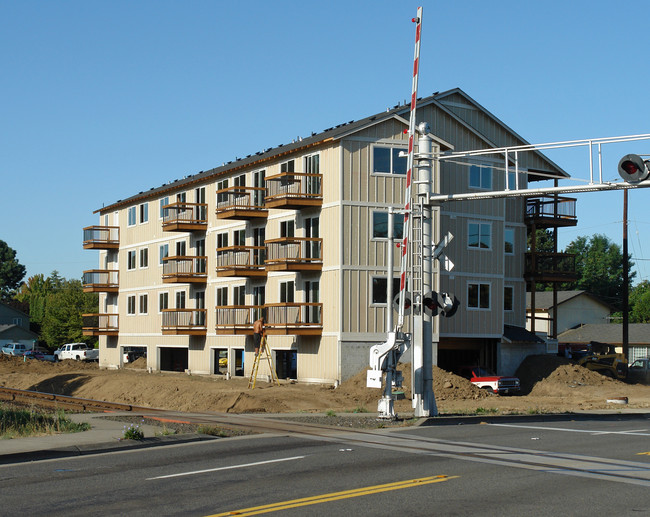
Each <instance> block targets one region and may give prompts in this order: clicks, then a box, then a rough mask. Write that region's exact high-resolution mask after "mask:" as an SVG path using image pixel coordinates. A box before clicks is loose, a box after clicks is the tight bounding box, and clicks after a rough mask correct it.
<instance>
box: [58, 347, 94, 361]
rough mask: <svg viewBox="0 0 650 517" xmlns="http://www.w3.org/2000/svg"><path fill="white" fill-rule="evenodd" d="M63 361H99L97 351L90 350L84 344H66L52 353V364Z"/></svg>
mask: <svg viewBox="0 0 650 517" xmlns="http://www.w3.org/2000/svg"><path fill="white" fill-rule="evenodd" d="M64 359H74V360H75V361H97V360H99V350H98V349H97V348H90V347H89V346H88V345H87V344H86V343H68V344H66V345H63V346H62V347H61V348H59V349H58V350H57V351H55V352H54V362H56V361H63V360H64Z"/></svg>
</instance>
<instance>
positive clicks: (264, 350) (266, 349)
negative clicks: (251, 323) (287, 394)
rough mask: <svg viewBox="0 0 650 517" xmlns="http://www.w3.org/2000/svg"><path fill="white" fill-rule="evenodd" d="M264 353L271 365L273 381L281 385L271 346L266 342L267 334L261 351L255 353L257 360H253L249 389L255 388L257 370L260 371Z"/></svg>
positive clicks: (262, 342) (263, 338)
mask: <svg viewBox="0 0 650 517" xmlns="http://www.w3.org/2000/svg"><path fill="white" fill-rule="evenodd" d="M262 354H264V357H265V358H266V362H267V364H268V365H269V370H270V372H271V381H272V382H275V384H277V385H278V386H279V385H280V381H278V375H277V373H275V365H274V364H273V358H272V357H271V351H270V350H269V347H268V345H267V343H266V334H263V335H262V341H261V342H260V349H259V351H258V352H257V353H256V354H255V361H254V362H253V370H252V371H251V378H250V380H249V381H248V388H249V389H251V388H252V389H255V383H256V382H257V372H258V371H259V368H260V360H261V358H262Z"/></svg>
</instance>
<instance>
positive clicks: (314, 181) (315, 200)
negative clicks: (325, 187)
mask: <svg viewBox="0 0 650 517" xmlns="http://www.w3.org/2000/svg"><path fill="white" fill-rule="evenodd" d="M322 178H323V175H322V174H305V173H301V172H282V173H280V174H277V175H275V176H269V177H267V178H266V187H267V196H266V197H265V198H264V203H265V205H266V208H289V209H294V210H295V209H301V208H306V207H310V206H322V205H323V192H322V189H321V183H322Z"/></svg>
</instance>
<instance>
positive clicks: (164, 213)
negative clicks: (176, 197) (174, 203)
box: [160, 197, 169, 219]
mask: <svg viewBox="0 0 650 517" xmlns="http://www.w3.org/2000/svg"><path fill="white" fill-rule="evenodd" d="M168 204H169V197H164V198H162V199H161V200H160V218H161V219H164V218H165V217H167V215H168V214H169V208H164V207H165V206H166V205H168Z"/></svg>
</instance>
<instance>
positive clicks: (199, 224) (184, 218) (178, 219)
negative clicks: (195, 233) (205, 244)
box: [162, 202, 208, 231]
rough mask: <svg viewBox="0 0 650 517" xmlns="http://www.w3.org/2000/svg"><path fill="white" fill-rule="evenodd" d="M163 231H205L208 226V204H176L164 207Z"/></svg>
mask: <svg viewBox="0 0 650 517" xmlns="http://www.w3.org/2000/svg"><path fill="white" fill-rule="evenodd" d="M163 211H164V215H163V223H162V225H163V230H167V231H178V230H180V231H192V230H204V229H205V228H207V225H208V205H207V203H182V202H176V203H171V204H169V205H165V206H163Z"/></svg>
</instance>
